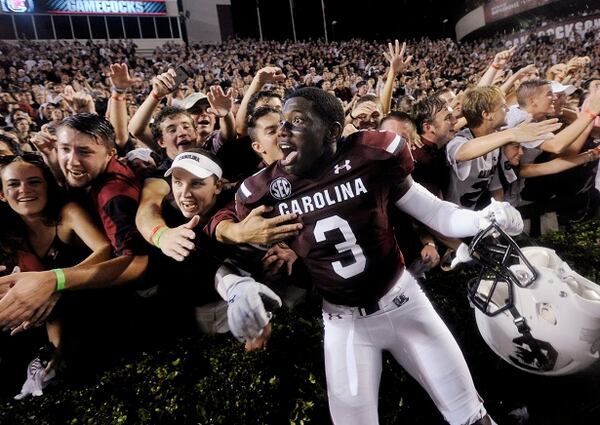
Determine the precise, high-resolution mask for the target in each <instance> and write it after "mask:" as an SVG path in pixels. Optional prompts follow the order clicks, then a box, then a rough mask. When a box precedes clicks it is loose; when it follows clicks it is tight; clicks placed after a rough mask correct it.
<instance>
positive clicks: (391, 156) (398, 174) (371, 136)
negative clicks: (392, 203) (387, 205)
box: [354, 131, 415, 185]
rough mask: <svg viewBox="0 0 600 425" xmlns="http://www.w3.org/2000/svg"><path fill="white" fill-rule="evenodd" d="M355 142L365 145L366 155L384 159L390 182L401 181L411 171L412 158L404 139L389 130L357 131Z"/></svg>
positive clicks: (412, 167)
mask: <svg viewBox="0 0 600 425" xmlns="http://www.w3.org/2000/svg"><path fill="white" fill-rule="evenodd" d="M354 134H356V135H357V136H356V137H358V138H359V139H358V140H357V143H359V144H360V145H363V146H366V147H367V152H366V155H368V156H370V157H371V159H373V160H379V161H384V163H385V165H383V164H382V166H384V167H385V171H386V173H387V174H388V176H387V177H388V178H389V179H390V180H389V181H390V183H392V184H393V185H397V184H399V183H402V182H403V181H404V179H406V177H407V176H409V175H410V173H412V171H413V169H414V167H415V165H414V162H415V161H414V158H413V156H412V153H411V152H410V148H409V146H408V143H407V142H406V139H404V138H403V137H402V136H400V135H398V134H396V133H392V132H390V131H359V132H358V133H354Z"/></svg>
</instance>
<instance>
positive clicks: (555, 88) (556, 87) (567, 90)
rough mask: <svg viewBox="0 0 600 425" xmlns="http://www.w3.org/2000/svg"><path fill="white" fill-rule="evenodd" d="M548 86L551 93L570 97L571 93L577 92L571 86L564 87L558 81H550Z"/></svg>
mask: <svg viewBox="0 0 600 425" xmlns="http://www.w3.org/2000/svg"><path fill="white" fill-rule="evenodd" d="M550 86H551V87H552V93H564V94H566V95H567V96H570V95H572V94H573V92H574V91H575V90H577V89H576V88H575V86H572V85H570V84H569V85H564V84H561V83H559V82H558V81H551V82H550Z"/></svg>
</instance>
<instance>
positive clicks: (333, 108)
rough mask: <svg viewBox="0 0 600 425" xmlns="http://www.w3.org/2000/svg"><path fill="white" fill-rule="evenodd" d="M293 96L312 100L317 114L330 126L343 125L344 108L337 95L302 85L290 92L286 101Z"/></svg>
mask: <svg viewBox="0 0 600 425" xmlns="http://www.w3.org/2000/svg"><path fill="white" fill-rule="evenodd" d="M294 97H302V98H304V99H306V100H309V101H311V102H312V107H313V109H314V111H315V112H316V113H317V115H318V116H319V117H320V118H321V119H322V120H323V121H324V122H325V124H326V125H327V126H329V127H331V126H332V125H334V124H336V123H337V124H339V125H341V126H343V125H344V108H343V107H342V104H341V102H340V101H339V99H338V98H337V97H335V96H334V95H332V94H331V93H329V92H326V91H325V90H321V89H318V88H316V87H302V88H299V89H296V90H294V91H293V92H291V93H290V94H289V95H288V96H287V97H286V101H287V100H290V99H293V98H294Z"/></svg>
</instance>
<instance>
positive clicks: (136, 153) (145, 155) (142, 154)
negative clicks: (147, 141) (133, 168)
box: [125, 148, 154, 162]
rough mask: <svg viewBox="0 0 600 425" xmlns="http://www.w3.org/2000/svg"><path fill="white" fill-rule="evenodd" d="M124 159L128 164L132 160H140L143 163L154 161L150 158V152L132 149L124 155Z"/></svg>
mask: <svg viewBox="0 0 600 425" xmlns="http://www.w3.org/2000/svg"><path fill="white" fill-rule="evenodd" d="M125 159H126V160H127V161H130V162H131V161H133V160H134V159H141V160H142V161H145V162H150V161H153V160H154V159H153V158H152V150H151V149H148V148H137V149H133V150H131V151H129V152H127V154H126V155H125Z"/></svg>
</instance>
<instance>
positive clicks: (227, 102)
mask: <svg viewBox="0 0 600 425" xmlns="http://www.w3.org/2000/svg"><path fill="white" fill-rule="evenodd" d="M207 98H208V102H209V103H210V108H208V112H209V113H211V114H213V115H215V116H216V117H217V118H219V127H220V130H219V131H220V132H221V140H224V141H229V140H234V139H235V137H236V134H235V119H234V117H233V112H232V111H231V107H232V106H233V89H232V88H229V89H228V90H227V92H226V93H224V92H223V89H222V88H221V86H212V87H211V88H210V91H209V92H208V95H207Z"/></svg>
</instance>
